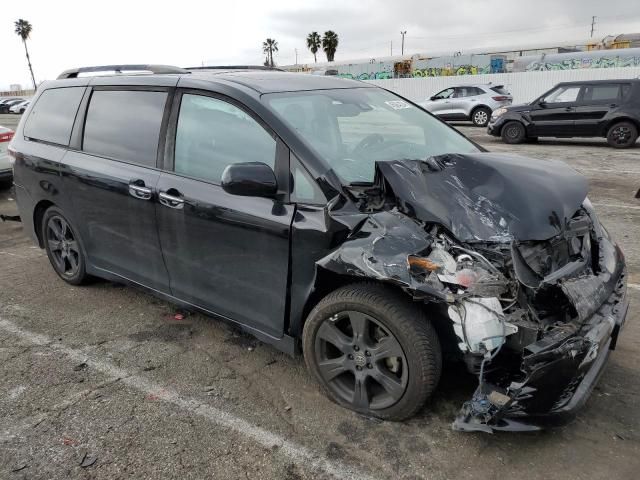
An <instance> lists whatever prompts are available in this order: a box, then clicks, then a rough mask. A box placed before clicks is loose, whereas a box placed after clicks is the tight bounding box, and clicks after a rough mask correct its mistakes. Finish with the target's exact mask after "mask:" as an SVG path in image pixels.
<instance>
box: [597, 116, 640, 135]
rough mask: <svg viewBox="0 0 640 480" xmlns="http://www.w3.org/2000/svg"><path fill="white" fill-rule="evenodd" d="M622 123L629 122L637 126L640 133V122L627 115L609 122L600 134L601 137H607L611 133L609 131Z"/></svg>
mask: <svg viewBox="0 0 640 480" xmlns="http://www.w3.org/2000/svg"><path fill="white" fill-rule="evenodd" d="M620 122H629V123H632V124H634V125H635V127H636V128H637V129H638V132H640V121H639V120H638V119H636V118H633V117H631V116H627V115H623V116H620V117H615V118H612V119H610V120H608V121H607V122H606V123H605V124H604V126H603V127H602V131H601V132H600V135H601V136H603V137H606V136H607V133H608V132H609V129H610V128H611V127H612V126H614V125H615V124H616V123H620Z"/></svg>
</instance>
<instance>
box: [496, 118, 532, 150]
mask: <svg viewBox="0 0 640 480" xmlns="http://www.w3.org/2000/svg"><path fill="white" fill-rule="evenodd" d="M500 136H501V137H502V141H503V142H504V143H508V144H510V145H514V144H516V143H522V142H524V141H525V140H526V138H527V131H526V130H525V128H524V125H523V124H522V123H520V122H517V121H511V122H507V123H505V124H504V126H503V127H502V130H501V132H500Z"/></svg>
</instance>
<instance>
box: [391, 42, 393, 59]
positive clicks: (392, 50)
mask: <svg viewBox="0 0 640 480" xmlns="http://www.w3.org/2000/svg"><path fill="white" fill-rule="evenodd" d="M391 56H392V57H393V40H391Z"/></svg>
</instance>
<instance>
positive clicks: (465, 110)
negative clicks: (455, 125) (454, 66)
mask: <svg viewBox="0 0 640 480" xmlns="http://www.w3.org/2000/svg"><path fill="white" fill-rule="evenodd" d="M511 102H513V97H512V96H511V94H510V93H509V92H508V91H507V90H505V88H504V86H503V85H492V84H490V83H489V84H478V85H461V86H455V87H448V88H445V89H444V90H442V91H441V92H438V93H436V94H435V95H434V96H433V97H431V98H429V99H428V100H425V101H424V102H418V104H419V105H420V106H422V107H423V108H425V109H426V110H428V111H429V112H431V113H433V114H434V115H437V116H438V117H440V118H442V119H443V120H471V121H472V122H473V124H474V125H476V126H478V127H486V126H487V124H488V123H489V119H490V118H491V113H492V112H493V111H494V110H496V109H497V108H500V107H504V106H507V105H511Z"/></svg>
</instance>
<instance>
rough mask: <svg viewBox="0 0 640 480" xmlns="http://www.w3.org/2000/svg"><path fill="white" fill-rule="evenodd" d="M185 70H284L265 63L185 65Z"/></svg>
mask: <svg viewBox="0 0 640 480" xmlns="http://www.w3.org/2000/svg"><path fill="white" fill-rule="evenodd" d="M186 70H189V71H191V70H274V71H276V72H284V70H283V69H281V68H278V67H267V66H265V65H211V66H208V67H187V68H186Z"/></svg>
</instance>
